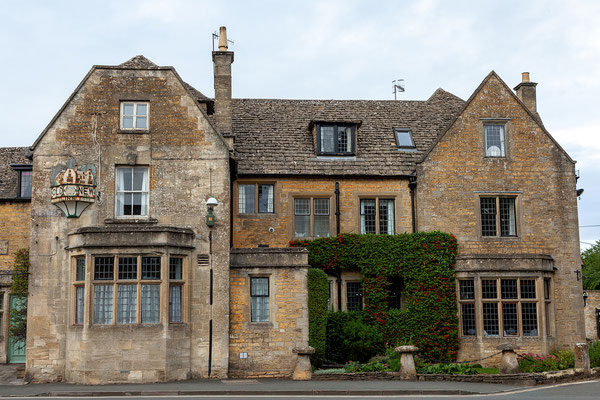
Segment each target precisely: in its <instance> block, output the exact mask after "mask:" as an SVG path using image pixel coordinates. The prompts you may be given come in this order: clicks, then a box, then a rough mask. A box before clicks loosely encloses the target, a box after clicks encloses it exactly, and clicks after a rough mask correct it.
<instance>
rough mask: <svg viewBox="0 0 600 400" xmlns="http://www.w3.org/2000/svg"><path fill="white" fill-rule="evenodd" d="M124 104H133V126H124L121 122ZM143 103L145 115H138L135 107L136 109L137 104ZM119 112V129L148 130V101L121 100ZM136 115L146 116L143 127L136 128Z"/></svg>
mask: <svg viewBox="0 0 600 400" xmlns="http://www.w3.org/2000/svg"><path fill="white" fill-rule="evenodd" d="M126 104H132V105H133V116H132V117H133V127H132V128H125V126H124V124H123V118H124V117H125V115H124V113H123V108H124V107H125V105H126ZM141 104H143V105H145V106H146V115H138V112H137V109H138V105H141ZM120 108H121V110H120V113H119V124H120V129H121V130H123V131H148V130H150V102H148V101H122V102H121V105H120ZM138 117H145V118H146V127H145V128H138V127H137V118H138Z"/></svg>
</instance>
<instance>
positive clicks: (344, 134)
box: [337, 126, 352, 153]
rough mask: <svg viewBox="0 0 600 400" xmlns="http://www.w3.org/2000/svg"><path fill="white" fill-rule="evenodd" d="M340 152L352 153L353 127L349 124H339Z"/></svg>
mask: <svg viewBox="0 0 600 400" xmlns="http://www.w3.org/2000/svg"><path fill="white" fill-rule="evenodd" d="M337 132H338V143H337V152H338V153H352V128H351V127H349V126H338V127H337Z"/></svg>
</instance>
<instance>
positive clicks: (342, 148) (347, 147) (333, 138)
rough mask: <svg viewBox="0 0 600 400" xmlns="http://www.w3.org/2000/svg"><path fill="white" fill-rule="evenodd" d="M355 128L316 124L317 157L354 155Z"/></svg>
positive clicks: (353, 126) (352, 126)
mask: <svg viewBox="0 0 600 400" xmlns="http://www.w3.org/2000/svg"><path fill="white" fill-rule="evenodd" d="M355 132H356V126H355V125H336V124H317V153H318V154H319V155H337V156H347V155H354V152H355V149H356V144H355V142H356V136H355Z"/></svg>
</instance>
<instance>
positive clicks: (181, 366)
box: [0, 28, 585, 383]
mask: <svg viewBox="0 0 600 400" xmlns="http://www.w3.org/2000/svg"><path fill="white" fill-rule="evenodd" d="M225 36H226V35H225V31H224V28H222V30H221V34H220V38H219V39H220V43H219V51H215V52H213V54H212V57H213V63H214V85H215V98H214V99H209V98H207V97H206V96H204V95H203V94H202V93H200V92H199V91H197V90H196V89H194V88H193V87H191V86H190V85H188V84H186V83H185V82H183V81H182V80H181V78H180V77H179V75H178V74H177V73H176V71H175V70H174V69H173V68H172V67H159V66H157V65H155V64H153V63H152V62H150V61H149V60H147V59H145V58H144V57H142V56H137V57H134V58H133V59H131V60H129V61H127V62H125V63H123V64H121V65H118V66H94V67H93V68H92V69H91V71H90V72H89V73H88V74H87V76H86V77H85V78H84V79H83V81H82V82H81V84H80V85H79V86H78V87H77V88H76V89H75V91H74V92H73V94H72V95H71V97H70V98H69V99H68V100H67V102H66V103H65V105H64V106H63V107H62V108H61V110H59V112H58V113H57V115H56V116H55V117H54V118H53V120H52V121H50V123H49V125H48V127H47V128H46V129H45V130H44V132H43V133H42V134H41V136H40V137H39V138H38V139H37V140H36V142H35V143H34V144H33V146H32V150H33V171H34V176H33V191H32V196H31V197H32V201H31V239H30V249H31V263H32V279H31V283H30V297H29V311H28V312H29V314H28V318H29V331H28V340H27V373H28V376H29V377H30V378H31V379H33V380H34V381H58V380H66V381H69V382H78V383H108V382H140V381H143V382H151V381H162V380H175V379H185V378H190V377H193V378H198V377H214V378H223V377H227V376H229V377H264V376H269V377H289V376H290V375H291V374H292V371H293V370H294V368H295V367H296V365H297V361H298V360H299V359H300V357H303V354H304V353H306V352H307V351H308V350H307V349H306V347H307V340H308V322H307V321H308V316H307V305H306V303H307V292H306V270H307V267H308V266H307V261H308V258H307V254H306V252H305V250H301V249H297V248H289V247H288V243H289V241H290V240H295V239H310V238H316V237H326V236H334V235H337V234H339V233H346V232H354V233H375V234H395V233H402V232H415V231H419V230H424V231H427V230H436V229H439V230H442V231H447V232H451V233H454V234H455V235H456V237H457V238H458V241H459V257H458V260H457V276H458V280H457V297H458V298H459V310H460V317H461V319H460V330H461V351H460V353H459V359H463V360H464V359H474V358H481V357H484V356H486V355H488V354H491V353H492V352H495V351H496V347H497V346H498V345H499V344H500V343H512V344H515V345H519V346H521V349H522V350H523V351H535V352H548V351H550V350H551V349H552V348H553V347H561V346H570V345H572V344H573V343H575V342H579V341H581V340H583V339H584V337H585V334H584V323H583V321H584V318H583V312H582V307H583V300H582V290H581V282H580V281H578V275H577V274H576V273H575V271H577V270H578V269H579V267H580V259H579V238H578V231H577V204H576V195H575V183H576V178H575V174H574V162H573V161H572V160H571V159H570V158H569V156H568V155H567V154H566V153H565V152H564V151H563V150H562V148H560V146H559V145H558V144H557V143H556V141H554V139H552V137H551V136H550V134H549V133H548V132H547V131H546V129H545V127H544V125H543V124H542V122H541V119H540V117H539V115H538V114H537V111H536V105H535V103H536V94H535V85H536V84H535V83H532V82H529V79H528V77H524V79H523V82H522V83H520V84H519V85H518V86H517V87H516V88H515V90H516V94H515V93H514V92H513V91H512V90H511V89H510V88H508V87H507V86H506V84H505V83H504V82H503V81H502V80H501V79H500V78H499V77H498V76H497V75H496V74H495V73H493V72H492V73H490V75H489V76H488V77H486V78H485V80H484V81H483V82H482V84H481V85H480V86H479V87H478V88H477V89H476V90H475V92H474V93H473V95H472V96H471V98H470V99H468V100H467V101H466V102H465V101H464V100H462V99H460V98H458V97H456V96H454V95H452V94H451V93H448V92H446V91H444V90H442V89H438V90H437V91H435V92H434V93H433V94H432V95H431V97H430V98H429V99H428V100H426V101H358V100H356V101H337V100H263V99H235V98H232V87H231V74H232V63H233V61H234V56H233V52H230V51H228V49H227V41H226V37H225ZM216 203H218V205H216ZM329 279H330V293H331V296H330V308H331V309H333V310H353V309H361V308H362V288H361V276H360V275H359V274H357V273H344V274H342V275H340V276H331V277H330V278H329ZM396 289H397V292H398V298H399V299H400V301H399V302H398V304H397V306H398V307H402V285H401V284H400V285H399V286H398V287H397V288H396ZM0 354H1V353H0ZM490 362H492V363H493V362H494V359H492V360H491V361H490Z"/></svg>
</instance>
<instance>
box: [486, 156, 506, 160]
mask: <svg viewBox="0 0 600 400" xmlns="http://www.w3.org/2000/svg"><path fill="white" fill-rule="evenodd" d="M483 159H484V160H508V157H506V156H483Z"/></svg>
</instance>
